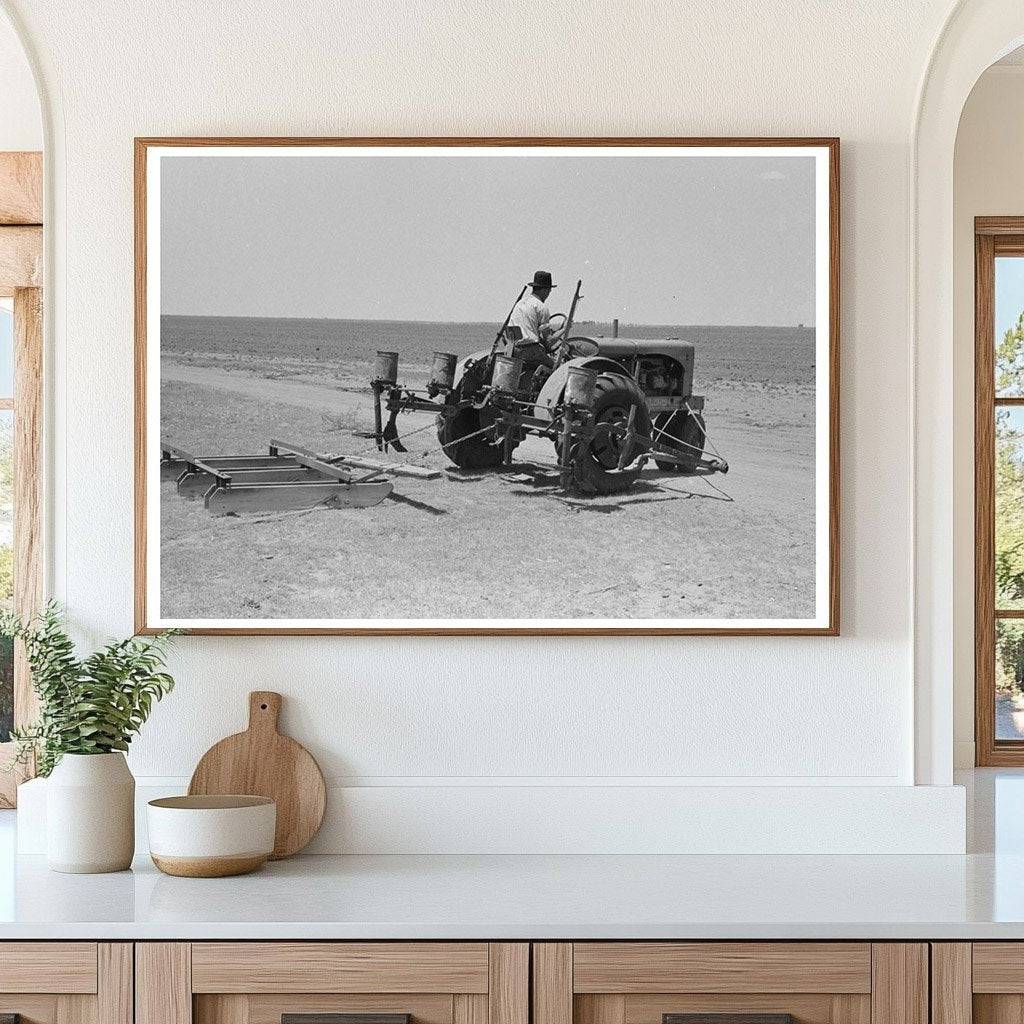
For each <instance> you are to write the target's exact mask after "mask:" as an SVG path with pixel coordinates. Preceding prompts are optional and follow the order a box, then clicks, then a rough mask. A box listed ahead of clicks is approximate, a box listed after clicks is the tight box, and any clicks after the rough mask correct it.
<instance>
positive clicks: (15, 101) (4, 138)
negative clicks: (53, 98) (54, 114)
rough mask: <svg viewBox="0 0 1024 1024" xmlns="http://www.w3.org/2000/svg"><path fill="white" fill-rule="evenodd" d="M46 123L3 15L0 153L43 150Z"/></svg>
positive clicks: (29, 73) (0, 20)
mask: <svg viewBox="0 0 1024 1024" xmlns="http://www.w3.org/2000/svg"><path fill="white" fill-rule="evenodd" d="M42 148H43V123H42V118H41V116H40V110H39V96H38V94H37V92H36V85H35V82H34V81H33V79H32V70H31V68H30V67H29V65H28V60H27V59H26V57H25V51H24V50H23V49H22V46H21V42H20V41H19V39H18V37H17V35H16V34H15V31H14V27H13V26H12V25H11V23H10V22H9V21H8V20H7V18H6V17H4V16H3V14H0V150H19V149H27V150H40V149H42Z"/></svg>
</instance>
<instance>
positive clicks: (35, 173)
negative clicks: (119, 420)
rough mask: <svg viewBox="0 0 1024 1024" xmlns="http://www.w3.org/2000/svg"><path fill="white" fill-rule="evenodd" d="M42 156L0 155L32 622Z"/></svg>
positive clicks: (24, 597)
mask: <svg viewBox="0 0 1024 1024" xmlns="http://www.w3.org/2000/svg"><path fill="white" fill-rule="evenodd" d="M42 188H43V176H42V154H40V153H0V295H2V296H11V295H13V297H14V394H13V395H5V396H0V409H13V410H16V414H15V417H14V494H13V500H14V607H15V610H16V611H17V612H18V614H19V615H21V616H23V617H26V616H29V615H32V614H34V613H35V612H36V611H38V610H39V608H40V606H41V604H42V595H43V549H42V544H43V532H42V507H43V467H42V433H43V431H42V423H43V293H42V288H41V287H40V285H41V282H42V266H43V248H42V237H43V229H42ZM36 710H37V706H36V700H35V694H34V693H33V691H32V685H31V678H30V675H29V671H28V665H27V664H26V661H25V655H24V651H23V650H22V649H21V648H20V645H19V647H18V648H17V649H16V650H15V654H14V722H15V725H25V724H27V723H28V722H30V721H32V720H33V719H34V718H35V716H36ZM13 757H14V745H13V744H11V743H0V807H13V806H14V805H15V802H16V798H17V787H18V784H19V783H21V782H22V781H24V780H25V779H26V778H28V777H30V775H31V770H30V769H26V768H14V769H12V768H11V767H10V765H11V762H12V759H13Z"/></svg>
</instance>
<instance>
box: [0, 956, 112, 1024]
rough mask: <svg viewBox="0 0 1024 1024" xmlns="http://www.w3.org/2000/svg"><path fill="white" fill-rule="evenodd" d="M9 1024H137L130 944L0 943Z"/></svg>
mask: <svg viewBox="0 0 1024 1024" xmlns="http://www.w3.org/2000/svg"><path fill="white" fill-rule="evenodd" d="M0 1019H2V1020H4V1021H5V1022H6V1024H16V1022H17V1024H132V946H131V943H127V942H114V943H96V942H0Z"/></svg>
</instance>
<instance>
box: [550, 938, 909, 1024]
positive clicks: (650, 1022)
mask: <svg viewBox="0 0 1024 1024" xmlns="http://www.w3.org/2000/svg"><path fill="white" fill-rule="evenodd" d="M533 957H534V960H533V978H534V983H533V1010H534V1024H928V950H927V946H926V945H925V944H923V943H881V944H879V943H875V944H872V943H865V942H801V943H787V942H577V943H538V944H536V945H535V946H534V949H533ZM709 1015H713V1019H712V1020H711V1021H709V1020H708V1017H709Z"/></svg>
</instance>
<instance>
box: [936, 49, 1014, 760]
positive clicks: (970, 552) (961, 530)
mask: <svg viewBox="0 0 1024 1024" xmlns="http://www.w3.org/2000/svg"><path fill="white" fill-rule="evenodd" d="M954 189H955V193H954V195H955V205H954V252H955V261H954V273H955V279H954V287H955V292H954V307H955V327H954V330H955V335H954V362H953V374H954V384H953V386H954V389H955V394H954V408H955V421H956V429H955V448H954V458H955V463H954V495H955V499H954V500H955V502H956V519H955V549H954V558H955V574H956V578H957V579H958V580H960V581H963V583H964V584H965V585H962V586H959V587H958V588H957V589H956V591H955V592H954V615H955V634H954V641H955V642H954V660H955V665H954V669H955V671H954V691H953V693H954V711H955V719H954V739H955V749H956V762H957V766H958V767H963V768H966V767H970V766H971V765H973V764H974V591H973V588H972V586H971V580H973V578H974V218H975V217H982V216H998V215H1016V216H1021V215H1024V66H1022V65H1019V64H1018V65H1005V66H997V67H993V68H990V69H989V70H988V71H986V72H985V73H984V74H983V75H982V76H981V78H979V79H978V83H977V85H975V87H974V89H973V91H972V92H971V95H970V97H969V98H968V100H967V104H966V105H965V107H964V112H963V116H962V118H961V120H960V129H959V131H958V133H957V138H956V157H955V161H954Z"/></svg>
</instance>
